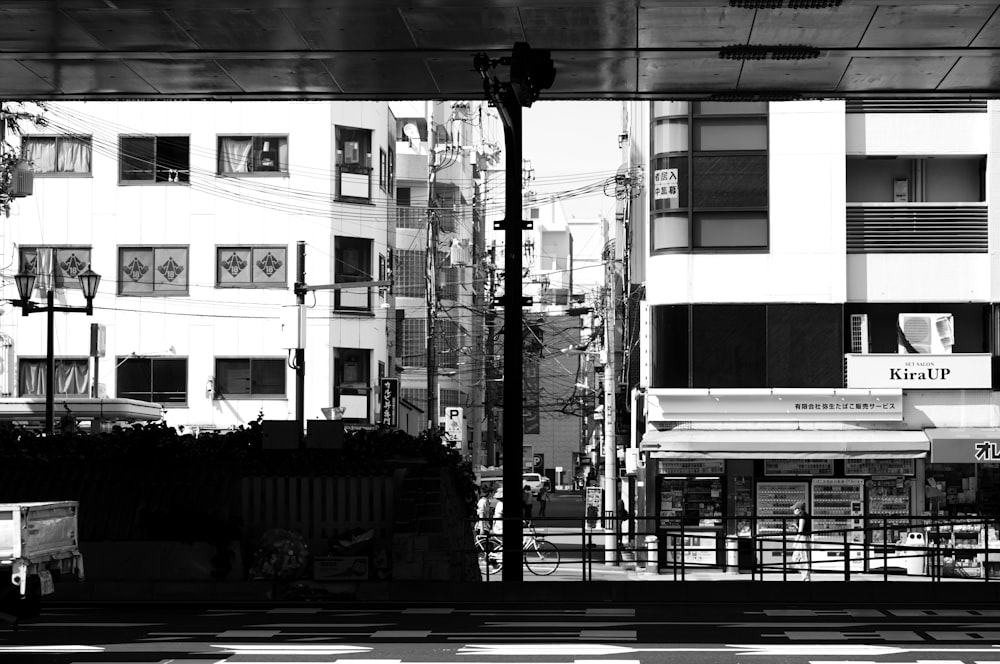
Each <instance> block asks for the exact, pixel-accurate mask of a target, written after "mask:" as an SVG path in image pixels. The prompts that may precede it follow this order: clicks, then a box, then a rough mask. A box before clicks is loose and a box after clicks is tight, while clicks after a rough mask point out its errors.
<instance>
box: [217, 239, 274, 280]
mask: <svg viewBox="0 0 1000 664" xmlns="http://www.w3.org/2000/svg"><path fill="white" fill-rule="evenodd" d="M215 285H216V286H217V287H219V288H285V287H286V286H287V285H288V248H287V247H282V246H277V245H274V246H271V245H265V246H225V247H216V248H215Z"/></svg>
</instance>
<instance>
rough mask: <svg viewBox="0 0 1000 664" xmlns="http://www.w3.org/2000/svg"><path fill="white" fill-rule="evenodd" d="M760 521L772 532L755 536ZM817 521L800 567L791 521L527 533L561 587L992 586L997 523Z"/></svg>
mask: <svg viewBox="0 0 1000 664" xmlns="http://www.w3.org/2000/svg"><path fill="white" fill-rule="evenodd" d="M765 521H766V522H767V523H769V524H774V523H775V521H778V522H779V523H780V527H778V528H773V527H772V528H769V529H758V524H759V523H761V522H765ZM824 521H833V519H824V517H814V518H813V524H814V532H813V534H812V536H811V538H809V541H808V548H807V551H808V552H807V554H804V556H803V557H802V558H797V557H796V556H795V553H796V551H797V550H798V549H799V547H798V546H796V541H795V535H796V533H795V528H794V526H795V523H796V518H795V517H793V516H787V517H774V516H770V517H766V518H764V517H759V518H751V517H740V518H738V519H736V518H731V517H716V518H714V519H712V522H713V523H714V524H715V525H712V526H701V525H690V524H688V523H685V522H684V521H683V520H674V519H671V520H667V519H656V518H653V517H633V518H631V519H628V520H619V519H618V518H616V515H615V513H614V512H604V513H602V514H601V515H599V516H598V517H597V518H595V519H593V520H588V519H587V518H585V517H581V518H579V519H568V518H566V517H536V518H534V519H532V524H533V527H534V530H535V532H536V533H538V536H539V537H542V538H546V539H549V540H550V541H553V542H554V543H555V544H556V546H558V547H559V550H560V555H561V563H560V573H559V574H558V575H557V577H556V578H559V579H561V580H582V581H593V580H596V579H597V578H609V577H608V575H607V573H606V572H607V570H608V569H609V567H620V568H624V569H623V571H630V572H631V571H634V575H632V576H631V577H629V578H636V579H641V578H648V579H653V578H656V579H658V580H676V581H701V580H725V579H729V580H735V579H739V580H750V581H774V580H782V581H784V580H795V579H797V578H799V577H800V576H801V575H802V574H803V572H809V573H810V574H811V575H812V577H813V578H814V579H819V578H823V579H829V580H844V581H850V580H852V579H859V578H862V579H865V580H869V581H871V580H883V581H887V582H888V581H898V580H911V579H919V580H923V581H929V582H940V581H943V580H946V579H947V580H969V581H973V580H979V581H983V582H990V581H1000V541H998V531H997V522H996V521H990V520H988V519H983V518H979V517H975V518H971V517H955V518H948V517H925V516H892V517H885V518H882V517H869V518H867V519H866V520H865V523H866V525H864V526H861V527H851V528H828V527H826V526H825V525H824ZM840 521H843V519H841V520H840ZM474 523H475V521H472V522H470V529H471V528H472V525H473V524H474ZM737 533H739V534H737ZM609 546H610V548H609ZM595 570H600V574H597V575H595ZM643 572H645V573H643Z"/></svg>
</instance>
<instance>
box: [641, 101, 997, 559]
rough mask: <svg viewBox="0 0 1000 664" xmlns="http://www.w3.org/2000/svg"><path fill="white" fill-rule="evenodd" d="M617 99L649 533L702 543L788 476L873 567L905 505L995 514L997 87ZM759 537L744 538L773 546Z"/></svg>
mask: <svg viewBox="0 0 1000 664" xmlns="http://www.w3.org/2000/svg"><path fill="white" fill-rule="evenodd" d="M626 113H627V116H628V118H629V130H628V134H629V136H628V144H627V146H626V150H625V155H626V156H625V161H626V165H627V166H628V167H630V168H642V169H644V171H645V177H644V183H643V184H644V186H643V194H642V197H641V198H640V199H637V201H636V204H635V205H634V206H633V213H632V214H631V216H630V219H629V220H628V221H629V224H630V226H629V230H630V234H631V237H632V238H633V242H634V243H633V248H634V251H633V254H632V255H633V259H634V261H633V264H632V281H633V283H641V284H644V285H645V302H644V309H643V321H642V329H641V334H640V340H641V378H640V380H639V381H638V383H637V384H633V385H631V386H630V387H638V388H639V391H640V394H641V398H640V400H639V401H640V403H641V404H642V406H644V415H645V428H644V430H642V431H640V432H638V435H637V436H636V440H637V441H638V442H639V449H640V461H641V464H642V465H641V466H640V468H639V472H638V475H637V479H638V480H639V482H638V485H639V486H638V491H637V494H638V495H637V497H638V498H639V499H640V503H642V504H643V513H644V514H645V515H646V516H648V517H655V519H651V520H650V522H649V523H650V524H653V523H655V530H657V531H658V532H659V534H660V535H661V536H662V537H661V543H662V545H663V546H666V547H669V546H671V544H670V541H671V540H672V536H671V535H670V533H669V531H670V530H671V529H675V528H677V527H679V526H681V525H683V526H684V527H686V529H687V534H688V535H689V536H690V537H691V538H692V539H689V540H688V544H689V546H688V547H687V550H686V552H685V556H686V558H687V560H688V562H691V563H702V564H708V565H723V564H725V563H724V561H725V551H724V542H723V540H724V539H725V537H724V536H736V537H739V538H745V539H746V541H750V537H751V536H755V537H757V538H758V541H761V540H760V538H763V540H764V541H765V543H767V542H768V541H771V540H768V539H767V538H768V537H772V538H776V537H780V536H779V535H777V534H778V533H780V532H781V531H782V530H783V528H784V522H783V520H784V519H785V518H787V517H790V516H791V509H790V507H791V504H792V503H794V502H796V501H799V500H801V501H804V502H805V503H806V504H807V505H808V506H809V508H810V511H811V513H812V515H813V518H814V520H815V524H816V525H815V528H816V529H817V530H819V531H827V532H828V533H829V535H828V536H825V535H824V534H823V533H822V532H821V533H820V534H819V537H820V540H824V538H825V539H829V540H830V541H838V542H843V541H844V538H846V539H847V540H848V541H849V542H850V543H851V544H852V545H856V546H855V547H854V548H852V550H851V553H850V556H851V560H850V565H851V568H852V569H862V568H867V569H872V568H874V567H876V566H877V565H879V564H881V563H879V562H878V560H877V558H878V557H879V556H880V555H881V553H880V551H881V550H880V549H879V548H878V546H879V545H880V544H883V543H884V542H890V543H892V542H896V541H898V540H899V539H900V538H903V537H905V536H906V535H907V533H908V532H909V531H910V530H913V529H915V528H916V526H915V525H914V523H915V522H914V518H946V519H955V518H959V517H962V516H966V517H975V516H987V515H991V514H992V515H995V514H996V513H997V508H998V506H1000V491H998V489H1000V454H998V449H1000V408H998V406H1000V400H998V398H997V396H996V395H997V392H996V391H995V390H996V389H997V381H996V379H995V377H994V376H995V375H996V370H995V367H996V366H997V356H998V353H1000V347H998V338H1000V334H998V330H1000V327H998V321H1000V317H998V308H997V305H996V302H997V301H998V299H1000V288H998V287H1000V261H998V251H997V234H996V228H997V222H998V217H997V211H996V209H995V206H993V205H992V204H991V203H992V201H994V200H995V199H996V196H997V192H998V186H1000V177H998V175H997V170H996V169H995V168H994V166H995V162H996V159H997V156H998V154H997V152H998V146H1000V106H998V105H997V103H996V102H993V101H988V102H987V101H985V100H981V101H968V102H956V101H935V100H925V101H915V102H911V101H906V100H898V101H879V102H859V101H847V102H844V101H800V102H771V103H750V102H746V103H735V102H734V103H714V102H707V101H706V102H654V103H652V104H648V103H635V104H628V105H626ZM987 530H989V532H986V531H987ZM956 536H957V529H956ZM964 536H966V537H968V538H970V541H978V543H979V545H980V546H984V545H985V542H986V538H990V539H991V540H993V541H992V542H991V544H995V537H996V535H995V531H994V530H992V529H983V530H976V531H975V532H970V533H968V534H966V535H964ZM838 538H839V539H838ZM774 541H776V540H773V541H771V544H773V543H774ZM692 543H693V544H692ZM767 546H768V547H770V548H767V547H765V548H766V550H765V551H764V554H763V556H764V560H762V561H759V562H767V563H772V562H778V561H780V560H781V556H782V555H784V554H783V552H782V551H781V550H779V549H780V546H778V547H777V548H775V547H774V546H771V545H770V544H768V545H767ZM959 546H961V545H959ZM865 551H867V552H868V555H867V556H866V555H865V553H864V552H865ZM661 555H662V556H663V560H662V562H669V561H668V558H667V554H666V551H665V550H664V551H663V552H662V553H661ZM671 555H672V554H671ZM837 556H839V558H837ZM843 556H844V553H843V547H841V549H840V550H839V551H838V552H836V553H835V552H832V551H820V552H818V553H817V558H815V559H814V562H815V563H816V564H818V565H820V569H822V568H823V566H824V565H827V566H829V568H830V569H834V570H836V569H843V567H844V560H843ZM990 564H995V563H990ZM984 565H985V561H984V560H983V558H982V556H978V557H977V556H975V555H971V554H970V555H964V556H963V555H959V556H958V557H957V558H956V562H955V568H956V569H959V572H960V574H961V575H967V576H976V575H980V576H981V575H982V574H983V567H984Z"/></svg>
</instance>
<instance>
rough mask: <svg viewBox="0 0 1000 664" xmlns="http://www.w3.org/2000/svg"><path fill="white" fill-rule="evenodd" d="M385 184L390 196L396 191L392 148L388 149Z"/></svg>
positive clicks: (394, 157) (394, 158)
mask: <svg viewBox="0 0 1000 664" xmlns="http://www.w3.org/2000/svg"><path fill="white" fill-rule="evenodd" d="M385 184H386V187H388V191H389V193H390V194H391V193H392V192H394V191H395V190H396V151H395V150H393V149H392V148H389V174H388V176H387V177H386V183H385Z"/></svg>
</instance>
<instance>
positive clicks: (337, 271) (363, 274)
mask: <svg viewBox="0 0 1000 664" xmlns="http://www.w3.org/2000/svg"><path fill="white" fill-rule="evenodd" d="M344 244H353V245H355V246H353V247H352V246H343V245H344ZM374 248H375V241H374V240H372V239H371V238H367V237H357V236H354V235H338V236H336V237H335V238H334V240H333V282H334V283H336V284H341V283H353V282H361V281H375V277H374V276H373V274H372V271H373V270H374V269H375V265H374V264H373V260H372V254H373V252H374ZM355 250H357V251H358V254H359V256H362V257H367V264H361V265H357V266H350V267H351V268H352V269H354V270H356V271H357V274H345V273H344V269H345V268H346V267H348V264H347V262H346V261H345V260H344V259H343V254H344V252H345V251H355ZM362 263H364V262H363V261H362ZM355 290H357V289H355ZM365 290H366V291H367V302H368V303H367V305H364V306H348V305H345V304H344V303H343V299H344V298H343V297H342V290H341V289H339V288H338V289H336V290H334V292H333V308H334V309H335V310H336V311H347V312H350V311H356V312H363V313H369V312H371V310H372V287H371V286H369V287H368V288H366V289H365Z"/></svg>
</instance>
